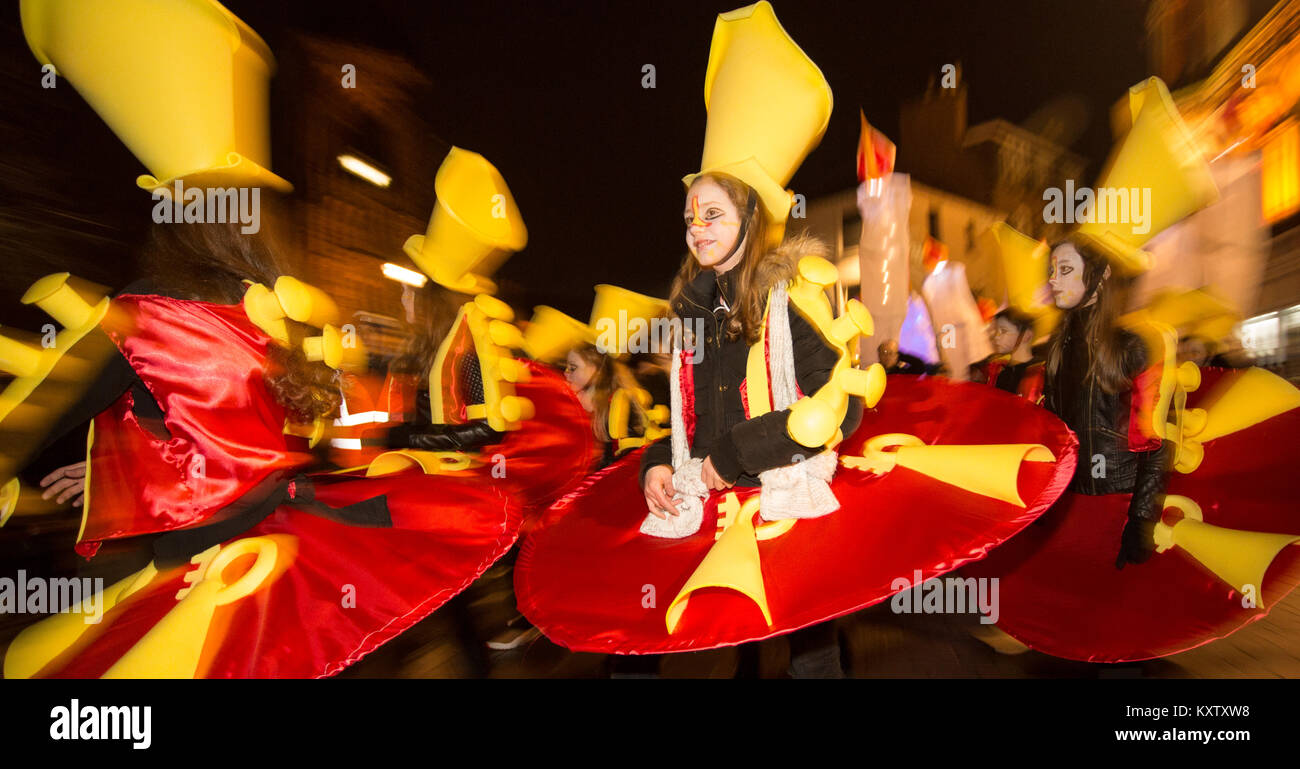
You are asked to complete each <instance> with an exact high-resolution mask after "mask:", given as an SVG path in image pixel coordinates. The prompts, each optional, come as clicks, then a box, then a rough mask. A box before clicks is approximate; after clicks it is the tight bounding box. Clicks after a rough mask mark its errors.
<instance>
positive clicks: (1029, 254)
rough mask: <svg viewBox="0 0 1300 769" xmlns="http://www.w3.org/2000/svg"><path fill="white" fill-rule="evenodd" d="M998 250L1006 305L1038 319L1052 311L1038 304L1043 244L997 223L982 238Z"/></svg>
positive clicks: (1044, 269) (1044, 267)
mask: <svg viewBox="0 0 1300 769" xmlns="http://www.w3.org/2000/svg"><path fill="white" fill-rule="evenodd" d="M984 237H985V239H986V240H987V241H990V242H991V243H992V245H993V246H994V247H995V248H996V249H997V251H996V253H997V254H998V257H999V258H1000V259H1001V261H1002V272H1003V275H1004V277H1005V279H1006V283H1007V303H1008V304H1009V305H1010V306H1011V308H1012V309H1014V310H1015V311H1016V312H1018V313H1020V314H1022V315H1028V316H1029V317H1031V318H1037V317H1039V316H1041V315H1045V314H1047V313H1050V312H1051V311H1052V310H1053V309H1055V308H1054V307H1053V306H1052V305H1051V304H1044V303H1043V302H1041V301H1040V299H1041V295H1042V289H1043V287H1045V286H1046V285H1047V272H1048V270H1047V266H1048V264H1047V261H1048V257H1049V256H1050V254H1051V250H1050V249H1049V248H1048V247H1047V243H1046V241H1042V240H1034V239H1033V238H1031V237H1029V236H1028V235H1025V234H1024V233H1022V232H1020V231H1019V230H1017V229H1016V228H1014V227H1012V226H1011V225H1009V224H1007V223H1006V222H998V223H996V224H994V225H993V226H992V227H990V228H989V229H988V232H987V234H986V235H985V236H984Z"/></svg>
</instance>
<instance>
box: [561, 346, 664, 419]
mask: <svg viewBox="0 0 1300 769" xmlns="http://www.w3.org/2000/svg"><path fill="white" fill-rule="evenodd" d="M573 354H575V355H577V356H578V357H579V358H582V360H583V361H585V362H586V363H587V364H588V365H589V366H591V367H592V368H594V369H595V373H593V374H592V375H591V382H590V383H589V384H588V385H587V387H588V389H590V391H591V403H592V409H591V429H592V432H593V433H595V435H596V440H598V441H600V442H601V443H604V442H605V441H608V440H609V407H610V404H611V403H612V402H613V400H614V394H615V393H616V392H618V391H619V390H628V391H629V392H631V391H633V390H635V389H637V388H638V387H640V385H638V384H637V381H636V377H634V376H632V372H631V371H630V370H629V369H628V367H627V366H625V365H623V363H622V362H620V361H619V360H617V359H616V358H615V357H614V356H612V355H606V354H605V353H603V352H601V351H600V349H599V348H598V347H596V345H594V344H589V343H587V344H583V345H582V346H581V347H577V348H574V350H573ZM628 413H629V415H630V418H629V421H631V422H632V424H630V425H628V426H629V427H632V426H633V425H640V426H641V427H642V428H644V427H645V425H646V424H647V423H648V420H647V417H646V414H645V411H644V410H643V409H642V408H641V404H640V403H638V402H637V400H636V398H633V399H632V402H631V409H630V410H629V412H628Z"/></svg>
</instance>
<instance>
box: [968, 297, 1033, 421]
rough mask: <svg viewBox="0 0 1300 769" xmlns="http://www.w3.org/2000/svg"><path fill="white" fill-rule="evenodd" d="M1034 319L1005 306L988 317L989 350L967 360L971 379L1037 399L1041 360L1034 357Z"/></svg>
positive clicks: (1030, 398)
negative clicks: (984, 355)
mask: <svg viewBox="0 0 1300 769" xmlns="http://www.w3.org/2000/svg"><path fill="white" fill-rule="evenodd" d="M1033 341H1034V321H1033V319H1032V318H1028V317H1026V316H1024V315H1021V314H1020V313H1018V312H1016V311H1015V310H1014V309H1011V308H1006V309H1004V310H1002V311H1000V312H999V313H998V314H997V315H994V316H993V320H991V321H989V342H990V343H991V344H992V345H993V354H992V355H990V356H989V357H987V358H985V359H984V360H982V361H980V362H979V363H974V364H971V367H970V374H971V381H972V382H977V383H980V384H987V385H992V386H994V387H996V388H998V389H999V390H1005V391H1007V392H1009V393H1015V394H1017V395H1019V396H1021V397H1023V398H1028V399H1029V402H1030V403H1038V401H1039V399H1040V398H1042V395H1043V361H1041V360H1037V359H1035V357H1034V354H1033V351H1032V348H1031V345H1032V344H1033Z"/></svg>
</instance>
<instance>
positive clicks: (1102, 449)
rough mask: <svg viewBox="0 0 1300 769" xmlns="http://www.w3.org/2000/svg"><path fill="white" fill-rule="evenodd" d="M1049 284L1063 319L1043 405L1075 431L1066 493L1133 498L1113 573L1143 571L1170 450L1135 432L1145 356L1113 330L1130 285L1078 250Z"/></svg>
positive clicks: (1071, 249) (1055, 269) (1074, 246)
mask: <svg viewBox="0 0 1300 769" xmlns="http://www.w3.org/2000/svg"><path fill="white" fill-rule="evenodd" d="M1050 270H1051V272H1050V275H1049V280H1048V283H1049V285H1050V287H1051V291H1052V298H1053V300H1054V302H1055V304H1056V306H1057V307H1059V308H1060V309H1061V310H1064V315H1063V317H1062V319H1061V322H1060V324H1059V325H1058V326H1057V328H1056V331H1055V332H1054V333H1053V335H1052V338H1051V341H1050V342H1049V344H1048V353H1047V385H1046V392H1045V396H1046V397H1045V403H1044V405H1045V406H1046V407H1047V408H1048V409H1049V410H1050V411H1052V412H1053V413H1055V414H1056V415H1057V416H1059V417H1061V419H1062V420H1063V421H1064V422H1065V423H1066V424H1067V425H1069V426H1070V429H1072V430H1074V432H1075V434H1076V435H1077V436H1078V439H1079V463H1078V465H1077V467H1076V469H1075V475H1074V480H1073V481H1072V482H1071V484H1070V490H1071V491H1074V492H1075V493H1079V494H1131V495H1132V497H1131V501H1130V503H1129V509H1128V515H1129V520H1128V524H1127V525H1126V526H1125V527H1124V531H1123V533H1122V535H1121V540H1120V543H1119V554H1118V556H1117V557H1116V560H1115V567H1116V568H1117V569H1122V568H1123V567H1124V566H1125V565H1126V564H1129V563H1143V562H1144V561H1146V560H1147V558H1149V557H1150V556H1151V552H1152V549H1153V545H1152V537H1151V533H1152V531H1153V530H1154V528H1155V524H1156V522H1157V521H1159V519H1160V514H1161V504H1160V496H1161V494H1162V492H1163V491H1164V483H1165V471H1166V465H1167V464H1168V454H1169V451H1168V446H1167V445H1166V444H1165V443H1164V442H1162V441H1161V440H1160V439H1159V438H1155V437H1152V436H1149V435H1146V434H1145V433H1144V432H1143V431H1142V430H1141V429H1140V426H1139V425H1140V422H1139V412H1140V410H1141V409H1142V407H1143V402H1144V401H1145V400H1147V399H1148V395H1149V394H1148V393H1147V392H1146V390H1145V388H1144V387H1143V384H1144V382H1145V379H1144V378H1143V377H1142V374H1143V372H1144V371H1145V370H1146V368H1147V366H1148V363H1149V360H1150V355H1149V354H1148V351H1147V349H1146V346H1145V344H1144V343H1143V342H1142V340H1141V338H1140V337H1138V336H1137V335H1136V334H1133V333H1132V332H1130V331H1127V330H1125V329H1123V328H1121V327H1120V326H1119V324H1118V317H1119V314H1120V311H1121V310H1122V309H1123V306H1124V302H1123V295H1124V291H1125V289H1126V288H1127V285H1126V283H1127V281H1125V282H1124V283H1121V281H1122V280H1123V279H1122V278H1120V277H1119V276H1118V275H1114V274H1112V271H1111V268H1110V265H1109V264H1108V263H1107V260H1106V258H1105V256H1103V255H1102V254H1100V253H1097V252H1095V251H1093V250H1092V249H1091V248H1089V247H1086V246H1084V245H1082V244H1080V243H1075V242H1072V241H1069V240H1067V241H1064V242H1062V243H1060V244H1058V245H1057V246H1056V247H1055V248H1053V249H1052V254H1051V264H1050Z"/></svg>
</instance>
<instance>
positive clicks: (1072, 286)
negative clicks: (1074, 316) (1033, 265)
mask: <svg viewBox="0 0 1300 769" xmlns="http://www.w3.org/2000/svg"><path fill="white" fill-rule="evenodd" d="M1047 282H1048V283H1049V284H1050V285H1051V287H1052V300H1053V301H1054V302H1056V306H1057V307H1059V308H1061V309H1062V310H1071V309H1074V308H1075V307H1077V306H1078V305H1079V302H1081V301H1082V300H1083V292H1084V284H1083V256H1082V255H1081V254H1080V253H1079V250H1078V249H1076V248H1075V247H1074V244H1072V243H1069V242H1066V243H1062V244H1061V245H1059V246H1057V247H1056V249H1055V250H1054V251H1052V271H1051V273H1050V275H1049V276H1048V279H1047Z"/></svg>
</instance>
